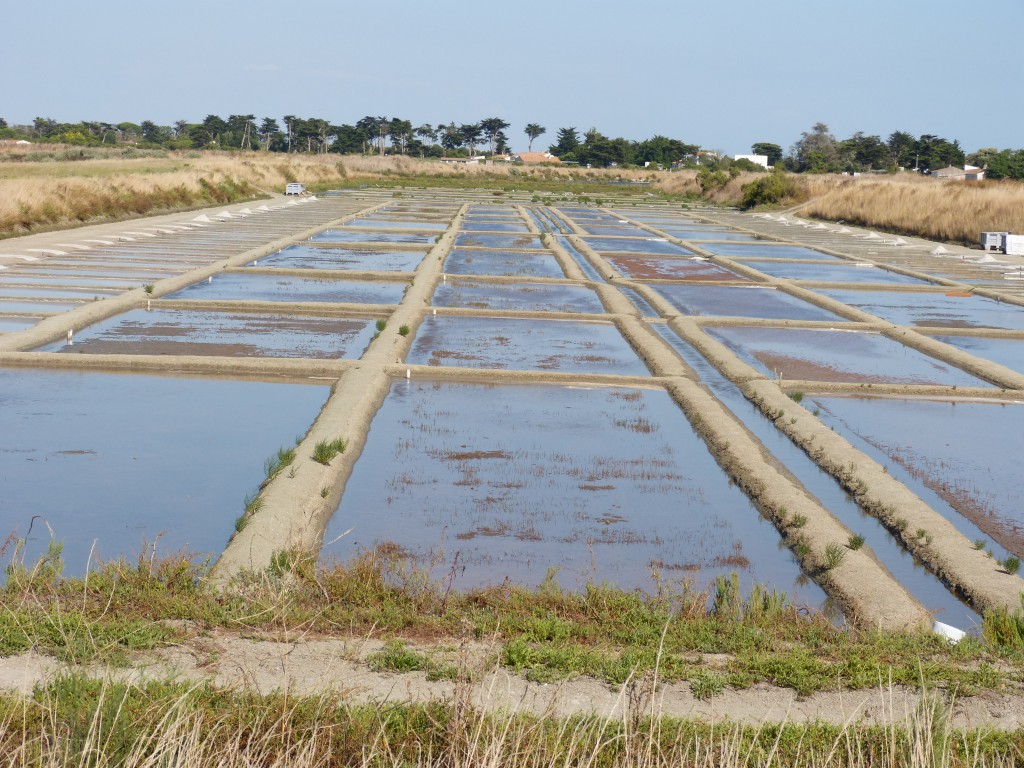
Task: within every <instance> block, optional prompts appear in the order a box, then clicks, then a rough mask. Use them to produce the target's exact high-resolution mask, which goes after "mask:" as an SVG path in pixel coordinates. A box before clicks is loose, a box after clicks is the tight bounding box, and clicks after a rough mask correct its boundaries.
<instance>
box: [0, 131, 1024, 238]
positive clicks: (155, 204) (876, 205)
mask: <svg viewBox="0 0 1024 768" xmlns="http://www.w3.org/2000/svg"><path fill="white" fill-rule="evenodd" d="M77 153H78V150H74V149H72V150H69V149H67V148H60V147H56V148H54V149H53V150H52V152H50V154H49V155H46V154H44V153H40V152H39V150H38V149H33V150H32V151H25V150H0V238H2V237H11V236H16V235H20V234H26V233H28V232H33V231H40V230H47V229H61V228H64V227H68V226H75V225H77V224H80V223H83V222H97V221H104V220H117V219H124V218H131V217H134V216H141V215H148V214H153V213H157V212H160V211H169V210H175V209H187V208H195V207H204V206H209V205H217V204H221V203H230V202H237V201H241V200H247V199H256V198H259V197H265V196H267V195H269V194H271V193H274V192H280V191H281V190H282V189H283V186H284V184H285V183H287V182H289V181H302V182H303V183H305V184H306V185H307V186H310V187H312V188H314V189H316V188H318V187H319V188H322V187H327V186H330V185H331V184H333V183H339V184H340V183H346V182H347V183H350V184H351V183H352V182H353V181H360V182H364V181H365V182H369V183H382V184H404V185H407V184H409V183H416V182H420V183H423V184H426V183H428V182H429V183H430V184H431V185H434V186H438V185H440V186H446V185H451V186H483V187H487V186H492V187H495V188H516V187H518V188H519V189H520V190H531V189H535V190H544V191H556V192H567V191H571V190H574V189H575V191H577V192H580V193H583V192H585V191H587V190H586V189H585V188H584V186H583V185H580V186H577V187H573V186H569V185H570V184H572V185H579V183H580V182H585V183H587V184H590V185H601V184H606V183H608V182H613V181H621V180H629V181H637V180H642V181H646V182H650V187H648V189H649V190H654V191H656V192H657V193H659V194H662V195H669V196H676V197H679V198H684V197H688V198H694V197H698V196H703V197H705V198H706V199H709V200H711V201H712V202H716V203H720V204H723V205H736V204H738V203H739V201H740V200H741V198H742V195H743V187H744V185H746V184H749V183H750V182H751V181H752V180H754V179H756V178H759V177H760V176H761V174H753V173H743V174H740V175H739V176H737V177H735V178H729V179H728V180H727V182H726V183H725V184H724V185H723V186H719V187H716V188H714V189H709V190H706V191H705V192H702V190H701V187H700V185H699V183H698V174H697V172H696V171H692V170H688V171H676V172H666V171H650V170H645V169H639V170H638V169H634V170H624V169H618V168H610V169H584V168H571V167H557V166H541V167H525V168H524V167H522V166H515V165H506V164H487V165H477V166H454V165H446V164H443V163H440V162H438V161H436V160H419V159H416V158H409V157H384V158H380V157H361V156H344V157H341V156H338V155H317V156H308V155H281V154H266V153H256V152H251V153H244V154H239V153H234V154H228V153H211V152H207V153H203V154H199V153H187V154H185V153H160V152H153V153H147V152H136V153H134V154H135V155H136V156H124V154H125V153H123V152H117V151H111V152H103V151H100V150H90V151H89V154H88V155H85V156H84V157H82V158H79V155H78V154H77ZM796 180H797V188H798V190H799V192H800V194H799V197H798V198H796V199H792V200H790V201H789V204H790V205H792V204H796V203H799V202H803V201H804V200H808V202H807V203H806V204H805V205H803V207H802V209H801V211H802V214H804V215H808V216H812V217H818V218H822V219H826V220H829V221H840V220H842V221H844V222H847V223H851V224H857V225H862V226H865V227H871V228H877V229H882V230H886V231H889V232H898V233H900V234H910V235H918V236H921V237H926V238H929V239H934V240H943V241H950V242H959V243H966V244H973V243H976V242H977V241H978V235H979V233H980V232H982V231H987V230H1000V231H1024V185H1021V184H1019V183H1017V182H1009V181H1007V182H994V181H985V182H960V181H939V180H937V179H932V178H930V177H923V176H918V175H916V174H909V173H907V174H901V175H898V176H883V177H849V176H836V175H823V176H818V175H809V174H805V175H801V176H798V177H796ZM609 189H610V188H609ZM634 189H636V188H634ZM589 191H593V187H591V189H590V190H589ZM784 205H785V204H784Z"/></svg>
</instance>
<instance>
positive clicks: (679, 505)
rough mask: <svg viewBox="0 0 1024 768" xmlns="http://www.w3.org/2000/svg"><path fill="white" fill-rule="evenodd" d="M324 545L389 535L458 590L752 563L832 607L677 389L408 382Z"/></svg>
mask: <svg viewBox="0 0 1024 768" xmlns="http://www.w3.org/2000/svg"><path fill="white" fill-rule="evenodd" d="M350 528H351V529H352V531H351V532H350V533H348V534H347V535H344V536H342V534H343V533H344V532H345V531H347V530H348V529H350ZM325 541H327V542H332V543H329V544H328V545H327V546H325V548H324V550H323V553H322V555H321V558H322V559H326V560H332V559H338V560H346V559H348V558H350V557H351V556H353V555H355V554H356V553H358V552H360V551H361V550H368V549H372V548H375V547H379V546H385V547H386V549H387V550H389V551H390V552H392V553H395V552H397V553H400V554H405V555H408V556H409V557H411V558H413V559H414V560H415V561H416V562H417V564H419V565H422V566H425V567H429V568H430V569H431V572H432V573H433V575H434V576H435V577H441V576H444V575H446V574H449V573H453V574H454V576H455V578H454V582H453V584H454V586H455V588H457V589H459V588H462V589H465V588H469V587H473V586H478V585H484V584H497V583H501V582H502V581H503V580H504V579H506V578H508V579H509V580H511V581H512V582H515V583H519V584H526V585H537V584H539V583H540V582H541V581H543V579H544V577H545V574H546V573H547V571H548V569H549V568H552V567H553V568H557V569H558V577H557V580H558V582H559V583H560V584H561V585H562V586H564V587H567V588H578V587H581V586H583V585H585V584H586V583H588V582H601V581H607V582H610V583H613V584H616V585H618V586H620V587H622V588H625V589H632V588H645V589H650V588H652V587H653V586H654V584H653V582H652V576H651V572H652V570H657V571H658V572H660V574H661V576H662V578H668V579H677V580H682V579H692V580H693V581H694V583H695V584H696V586H698V587H704V586H706V585H707V584H708V583H710V582H711V581H712V580H713V579H714V577H716V576H718V575H721V574H727V573H729V572H730V571H738V572H739V573H740V574H741V578H742V582H743V585H744V587H745V588H747V589H749V587H750V585H751V584H752V583H754V582H759V583H763V584H767V585H769V586H772V587H774V588H777V589H780V590H783V591H786V592H787V593H788V594H789V596H790V598H791V599H792V600H794V601H795V602H797V603H802V604H809V605H812V606H816V607H817V606H821V605H822V604H823V603H824V595H823V594H822V592H821V591H820V589H819V588H818V587H817V586H815V585H814V584H813V583H809V582H807V581H806V579H804V578H803V576H802V575H801V572H800V568H799V566H798V565H797V563H796V562H794V560H793V558H792V556H791V555H790V553H789V551H788V550H787V549H785V548H784V547H782V546H780V541H779V536H778V534H777V532H776V531H775V529H774V528H773V527H772V525H771V524H770V523H768V522H767V521H765V520H763V519H762V518H761V517H760V515H759V514H758V512H757V510H756V509H755V508H754V507H753V506H752V505H751V503H750V502H749V500H748V499H747V498H746V496H745V495H744V494H743V493H742V492H741V491H740V490H739V489H738V488H736V487H735V486H734V485H733V484H732V483H730V482H729V479H728V477H727V476H726V475H725V474H724V473H723V472H722V470H721V469H720V468H719V467H718V465H717V464H716V463H715V461H714V459H713V458H712V457H711V455H710V453H709V452H708V450H707V448H706V446H705V445H704V443H703V442H702V441H701V439H700V438H699V437H698V436H697V435H696V434H695V433H694V432H693V430H692V428H690V426H689V424H688V423H687V422H686V419H685V417H684V416H683V414H682V412H681V411H680V410H679V408H678V407H677V406H676V405H675V403H673V402H672V400H671V398H670V397H669V396H668V394H667V393H665V392H664V391H662V390H645V389H633V388H579V387H559V386H535V387H522V386H489V385H482V384H456V383H450V382H444V383H442V382H430V381H415V380H414V381H411V382H409V381H404V380H403V381H397V382H395V383H394V384H393V385H392V388H391V392H390V394H389V396H388V397H387V399H386V400H385V402H384V405H383V406H382V408H381V409H380V411H379V412H378V413H377V415H376V416H375V418H374V421H373V425H372V428H371V430H370V435H369V438H368V440H367V444H366V447H365V449H364V451H363V454H362V455H361V456H360V458H359V460H358V461H357V462H356V465H355V468H354V470H353V474H352V478H351V479H350V481H349V483H348V485H347V487H346V489H345V493H344V495H343V497H342V501H341V504H340V506H339V508H338V510H337V512H336V513H335V515H334V517H333V518H332V520H331V522H330V524H329V526H328V530H327V534H326V536H325Z"/></svg>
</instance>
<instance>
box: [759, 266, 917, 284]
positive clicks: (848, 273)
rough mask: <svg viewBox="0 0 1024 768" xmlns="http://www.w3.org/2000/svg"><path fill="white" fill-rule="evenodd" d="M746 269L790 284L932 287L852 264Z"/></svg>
mask: <svg viewBox="0 0 1024 768" xmlns="http://www.w3.org/2000/svg"><path fill="white" fill-rule="evenodd" d="M743 264H744V265H745V266H748V267H751V268H753V269H756V270H758V271H760V272H764V273H765V274H766V275H773V276H774V277H784V278H787V279H791V280H817V281H819V282H828V283H893V284H905V285H931V283H929V282H928V281H927V280H918V279H917V278H916V277H908V276H907V275H901V274H898V273H896V272H890V271H889V270H887V269H880V268H879V267H855V266H854V265H853V264H852V263H851V264H791V263H788V262H785V261H782V262H778V261H753V260H752V261H744V262H743Z"/></svg>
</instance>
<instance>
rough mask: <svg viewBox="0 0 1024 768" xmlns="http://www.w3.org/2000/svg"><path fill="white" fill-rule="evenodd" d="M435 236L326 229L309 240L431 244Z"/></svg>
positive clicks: (316, 241) (315, 241)
mask: <svg viewBox="0 0 1024 768" xmlns="http://www.w3.org/2000/svg"><path fill="white" fill-rule="evenodd" d="M436 237H437V235H417V234H412V233H405V232H366V231H361V230H355V229H352V230H347V231H343V230H340V229H328V230H324V231H323V232H320V233H318V234H316V235H313V236H312V237H311V238H309V240H310V242H314V243H414V244H416V245H422V244H425V243H433V242H434V238H436Z"/></svg>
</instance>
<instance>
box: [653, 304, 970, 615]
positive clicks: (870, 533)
mask: <svg viewBox="0 0 1024 768" xmlns="http://www.w3.org/2000/svg"><path fill="white" fill-rule="evenodd" d="M651 327H652V328H653V329H654V330H655V331H657V332H658V333H659V334H660V335H661V336H662V337H663V338H664V339H665V340H666V341H667V342H668V343H669V344H670V345H671V346H672V348H673V349H675V351H676V352H678V353H679V356H680V357H682V358H683V360H684V361H686V363H687V364H689V365H690V367H691V368H693V369H694V371H696V373H697V375H698V376H699V377H700V381H701V383H702V384H704V385H705V386H707V387H708V388H709V389H710V390H711V391H712V393H713V394H714V395H715V397H716V398H718V400H719V401H720V402H721V403H722V404H723V405H725V407H726V408H728V409H729V410H730V411H731V412H732V413H733V414H734V415H735V416H736V417H737V418H739V419H740V420H741V421H742V422H743V424H744V425H745V426H746V427H747V429H749V430H750V431H751V432H753V433H754V435H755V437H757V439H758V440H760V441H761V443H762V444H763V445H764V446H765V447H766V448H767V449H768V450H769V451H770V452H771V454H772V456H774V457H775V458H776V459H778V460H779V461H780V462H782V464H783V465H784V466H785V467H786V469H788V470H789V471H790V472H792V473H793V475H794V476H795V477H796V478H797V480H798V481H799V482H800V483H801V484H802V485H803V486H804V488H806V489H807V490H808V491H809V492H810V493H811V495H812V496H814V498H816V499H817V500H818V501H819V502H820V503H821V504H822V506H824V507H825V509H827V510H829V511H830V512H831V513H832V514H833V515H835V516H836V517H837V518H838V519H839V520H840V521H842V522H843V523H844V524H845V525H846V527H847V528H849V529H850V530H851V531H853V532H854V533H856V534H860V535H862V536H863V537H864V540H865V545H866V546H868V547H870V550H871V552H872V553H873V554H874V555H875V557H877V558H878V559H879V560H880V561H881V563H882V564H883V565H884V566H885V567H886V568H887V569H888V570H889V572H890V573H891V574H892V575H893V577H895V578H896V579H897V580H899V582H900V583H901V584H903V586H904V587H905V588H906V589H907V590H908V591H909V592H910V594H912V595H913V596H914V597H915V598H917V600H918V601H919V602H920V603H921V604H922V605H923V606H924V607H925V608H926V609H927V610H929V611H931V612H932V613H933V614H934V615H935V616H936V618H938V619H939V620H940V621H944V622H946V623H947V624H952V625H953V626H956V627H959V628H961V629H969V628H976V627H980V625H981V619H980V617H979V616H978V614H977V613H975V611H974V610H973V609H971V608H970V607H969V606H968V605H966V604H964V603H962V602H961V601H960V600H958V599H957V598H956V597H955V596H954V595H953V593H952V592H950V591H949V590H948V589H946V587H945V586H944V585H943V584H942V582H941V581H939V579H938V578H937V577H936V576H935V575H934V574H932V573H931V572H929V571H928V570H927V569H926V568H925V567H924V566H922V565H921V564H920V563H918V562H917V561H916V560H915V559H914V557H913V555H911V554H910V553H909V552H907V550H905V549H903V548H902V547H901V546H900V545H899V544H897V543H896V540H895V539H894V538H893V537H892V535H891V534H890V533H889V532H888V531H887V530H886V528H885V526H883V525H882V524H881V523H880V522H879V521H878V520H877V519H876V518H874V517H872V516H870V515H868V514H866V513H865V512H864V511H863V510H862V509H861V508H860V507H858V506H857V503H856V502H855V501H854V500H853V498H852V497H851V496H850V495H849V494H848V493H847V492H846V491H844V490H843V488H842V486H840V485H839V483H838V482H836V480H835V479H834V478H833V477H832V476H831V475H829V474H828V473H827V472H825V471H824V470H822V469H821V468H820V467H819V466H818V465H817V464H815V463H814V461H813V460H812V459H811V458H810V457H809V456H808V455H807V454H806V453H804V451H803V450H801V449H800V448H798V447H797V446H796V445H794V444H793V442H792V441H791V440H790V439H789V438H788V437H786V435H785V434H783V432H781V431H780V430H779V429H777V428H776V427H775V424H774V423H773V422H772V421H771V420H769V419H768V417H766V416H765V415H764V414H763V413H762V412H761V409H760V408H758V407H757V406H755V405H754V404H753V403H751V402H750V401H749V400H747V399H746V398H745V397H744V396H743V393H741V392H740V390H739V388H738V387H737V386H736V385H735V384H733V383H732V382H731V381H729V380H728V379H726V378H725V377H724V376H722V374H720V373H719V372H718V371H717V370H715V368H714V366H712V365H711V364H710V363H709V362H708V361H707V360H705V359H704V357H703V356H702V355H701V354H700V353H699V352H697V350H695V349H694V348H693V347H691V346H690V345H689V344H687V343H686V342H684V341H683V340H682V339H681V338H680V337H679V336H678V335H677V334H676V333H674V332H673V331H672V330H671V329H670V328H669V327H668V326H667V325H665V324H663V323H654V324H653V325H652V326H651Z"/></svg>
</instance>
